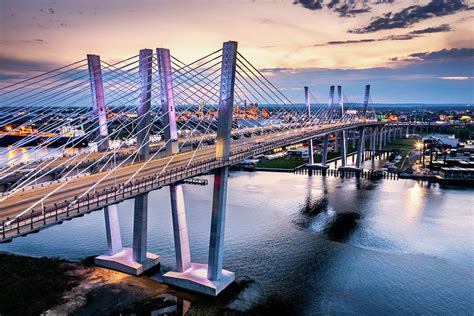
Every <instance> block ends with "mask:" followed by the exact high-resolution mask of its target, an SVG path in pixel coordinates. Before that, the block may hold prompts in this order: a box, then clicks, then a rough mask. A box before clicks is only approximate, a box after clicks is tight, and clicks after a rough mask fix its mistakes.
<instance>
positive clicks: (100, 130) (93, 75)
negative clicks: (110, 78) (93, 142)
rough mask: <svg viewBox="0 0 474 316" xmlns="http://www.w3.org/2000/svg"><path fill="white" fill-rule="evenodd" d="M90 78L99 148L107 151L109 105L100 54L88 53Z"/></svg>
mask: <svg viewBox="0 0 474 316" xmlns="http://www.w3.org/2000/svg"><path fill="white" fill-rule="evenodd" d="M87 65H88V68H89V80H90V86H91V92H92V109H93V111H94V115H97V120H98V125H97V132H96V135H97V150H98V151H105V150H107V149H108V148H109V132H108V129H107V107H106V106H105V94H104V85H103V82H102V68H101V65H100V56H98V55H87Z"/></svg>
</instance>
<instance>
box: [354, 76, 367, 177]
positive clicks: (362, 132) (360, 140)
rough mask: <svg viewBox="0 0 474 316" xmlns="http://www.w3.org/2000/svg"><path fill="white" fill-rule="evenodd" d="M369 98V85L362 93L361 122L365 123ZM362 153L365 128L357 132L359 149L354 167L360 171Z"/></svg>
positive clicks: (362, 160) (363, 150)
mask: <svg viewBox="0 0 474 316" xmlns="http://www.w3.org/2000/svg"><path fill="white" fill-rule="evenodd" d="M369 97H370V85H366V86H365V93H364V108H363V109H362V121H363V122H364V123H365V122H366V120H367V106H368V104H369ZM364 152H365V127H362V128H361V129H360V130H359V147H358V148H357V160H356V167H357V168H359V169H362V164H363V163H364Z"/></svg>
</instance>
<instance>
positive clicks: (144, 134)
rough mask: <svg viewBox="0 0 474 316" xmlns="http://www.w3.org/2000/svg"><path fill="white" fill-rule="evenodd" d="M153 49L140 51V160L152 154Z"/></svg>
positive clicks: (138, 108)
mask: <svg viewBox="0 0 474 316" xmlns="http://www.w3.org/2000/svg"><path fill="white" fill-rule="evenodd" d="M152 62H153V51H152V50H151V49H141V50H140V53H139V61H138V63H139V65H138V72H139V74H140V103H139V104H138V107H137V115H138V126H137V128H138V133H137V146H138V147H139V148H140V149H139V157H140V160H146V159H147V158H148V156H149V154H150V144H149V142H150V129H151V124H150V109H151V76H152V66H153V63H152Z"/></svg>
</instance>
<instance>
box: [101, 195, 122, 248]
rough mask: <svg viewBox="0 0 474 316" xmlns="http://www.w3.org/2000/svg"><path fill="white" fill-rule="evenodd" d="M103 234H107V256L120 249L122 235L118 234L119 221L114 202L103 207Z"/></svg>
mask: <svg viewBox="0 0 474 316" xmlns="http://www.w3.org/2000/svg"><path fill="white" fill-rule="evenodd" d="M104 217H105V235H106V236H107V248H108V250H109V252H108V254H109V256H113V255H115V254H117V253H119V252H120V251H122V235H121V234H120V222H119V217H118V209H117V205H116V204H112V205H109V206H106V207H104Z"/></svg>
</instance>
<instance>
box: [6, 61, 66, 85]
mask: <svg viewBox="0 0 474 316" xmlns="http://www.w3.org/2000/svg"><path fill="white" fill-rule="evenodd" d="M58 67H59V65H56V64H53V63H49V62H42V61H32V60H25V59H18V58H15V57H7V56H0V79H2V80H7V79H9V80H15V79H22V78H27V77H29V76H31V75H33V74H35V73H41V72H45V71H49V70H51V69H55V68H58Z"/></svg>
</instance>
